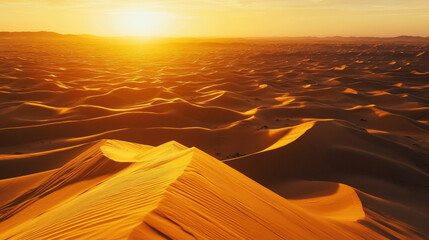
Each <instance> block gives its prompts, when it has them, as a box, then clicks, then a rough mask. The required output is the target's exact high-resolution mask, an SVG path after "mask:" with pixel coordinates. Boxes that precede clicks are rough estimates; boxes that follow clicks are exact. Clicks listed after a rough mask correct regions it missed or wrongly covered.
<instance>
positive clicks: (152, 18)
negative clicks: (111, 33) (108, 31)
mask: <svg viewBox="0 0 429 240" xmlns="http://www.w3.org/2000/svg"><path fill="white" fill-rule="evenodd" d="M168 19H169V16H168V14H166V13H162V12H143V11H130V12H121V13H117V14H115V17H114V23H115V25H116V31H117V32H118V34H120V35H129V36H158V35H163V34H165V31H166V27H167V21H168Z"/></svg>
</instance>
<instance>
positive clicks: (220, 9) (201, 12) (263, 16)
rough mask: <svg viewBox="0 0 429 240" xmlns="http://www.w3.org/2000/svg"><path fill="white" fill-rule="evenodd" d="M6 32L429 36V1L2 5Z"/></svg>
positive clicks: (72, 0) (57, 0)
mask: <svg viewBox="0 0 429 240" xmlns="http://www.w3.org/2000/svg"><path fill="white" fill-rule="evenodd" d="M0 31H54V32H58V33H66V34H94V35H100V36H156V37H284V36H291V37H294V36H380V37H388V36H399V35H415V36H429V0H91V1H84V0H0Z"/></svg>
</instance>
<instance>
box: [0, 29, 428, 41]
mask: <svg viewBox="0 0 429 240" xmlns="http://www.w3.org/2000/svg"><path fill="white" fill-rule="evenodd" d="M0 34H46V36H47V35H48V34H50V35H53V34H55V35H60V36H88V37H100V38H140V39H169V38H170V39H282V38H320V39H323V38H325V39H326V38H379V39H394V38H401V37H402V38H405V37H408V38H425V39H429V36H420V35H407V34H403V35H392V36H370V35H364V36H356V35H326V36H317V35H313V36H312V35H307V36H305V35H302V36H156V35H153V36H150V35H147V36H145V35H97V34H91V33H59V32H55V31H45V30H40V31H0Z"/></svg>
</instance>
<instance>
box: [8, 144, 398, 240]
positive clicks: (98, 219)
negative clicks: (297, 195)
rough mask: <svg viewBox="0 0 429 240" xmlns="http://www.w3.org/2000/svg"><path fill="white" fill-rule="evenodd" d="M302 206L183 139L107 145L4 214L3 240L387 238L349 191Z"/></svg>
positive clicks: (14, 203) (32, 191) (94, 149)
mask: <svg viewBox="0 0 429 240" xmlns="http://www.w3.org/2000/svg"><path fill="white" fill-rule="evenodd" d="M45 177H46V176H45ZM312 199H313V200H314V201H313V200H312ZM349 200H350V201H349ZM297 201H298V200H293V201H289V200H286V199H284V198H282V197H280V196H279V195H277V194H275V193H273V192H271V191H270V190H268V189H266V188H265V187H263V186H261V185H259V184H258V183H256V182H254V181H253V180H251V179H249V178H248V177H246V176H244V175H243V174H241V173H239V172H237V171H236V170H234V169H232V168H231V167H229V166H227V165H225V164H224V163H222V162H220V161H218V160H216V159H215V158H213V157H211V156H210V155H208V154H206V153H204V152H202V151H200V150H198V149H196V148H187V147H185V146H183V145H181V144H179V143H177V142H174V141H172V142H168V143H165V144H162V145H160V146H158V147H151V146H147V145H140V144H134V143H128V142H123V141H118V140H103V141H100V142H97V143H95V144H94V145H93V146H92V147H91V148H89V149H88V150H86V151H84V152H82V154H80V155H79V156H78V157H76V158H74V159H72V160H71V161H69V162H68V163H67V164H66V165H64V166H63V167H62V168H60V169H58V170H56V171H55V172H52V173H50V176H48V177H46V178H45V180H44V181H42V182H41V183H39V185H38V186H37V187H35V188H32V189H30V190H29V191H28V192H26V193H24V194H22V195H21V196H20V197H18V198H16V199H15V200H13V201H12V202H10V203H9V204H7V205H6V206H7V207H6V209H5V208H4V207H3V208H2V209H0V211H2V213H3V214H2V216H7V218H5V217H3V221H2V222H1V223H0V232H1V233H0V238H1V239H127V238H128V239H165V238H166V239H188V238H197V239H214V238H216V239H219V238H221V239H262V238H264V239H283V238H292V239H315V238H317V239H332V238H335V239H349V238H353V239H368V238H377V239H382V238H383V236H382V235H380V233H378V232H377V231H373V230H371V229H370V228H368V227H365V226H364V225H362V224H360V219H364V218H365V216H364V213H363V211H362V205H361V203H360V201H359V198H358V197H357V195H356V193H355V192H354V190H353V189H352V188H350V187H348V186H345V185H342V184H341V185H340V188H339V190H338V191H337V193H335V194H333V195H332V198H331V199H330V197H329V196H324V197H314V198H307V200H301V201H304V202H301V203H299V202H297ZM305 201H306V202H305ZM335 203H338V204H340V207H339V208H334V210H332V209H331V210H329V208H330V207H331V208H332V206H333V205H335ZM305 205H306V206H305ZM341 206H343V207H344V208H343V210H344V211H346V212H348V214H349V215H347V216H345V215H344V211H343V213H341V211H340V210H341ZM351 208H352V209H354V210H353V211H350V209H351ZM323 209H324V211H322V210H323ZM359 209H360V211H359ZM329 214H331V215H329ZM332 214H337V215H332ZM395 236H399V237H401V236H402V235H401V234H400V233H396V235H395Z"/></svg>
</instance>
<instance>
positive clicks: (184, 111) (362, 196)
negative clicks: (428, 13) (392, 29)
mask: <svg viewBox="0 0 429 240" xmlns="http://www.w3.org/2000/svg"><path fill="white" fill-rule="evenodd" d="M24 35H25V37H23V36H20V37H19V36H17V37H13V36H11V35H10V34H8V35H7V36H3V37H0V83H1V84H0V119H1V121H0V190H1V194H0V239H169V238H170V239H192V238H197V239H426V238H428V236H429V231H428V229H429V225H428V223H429V208H428V206H427V202H428V201H429V193H428V189H427V187H428V182H429V169H428V166H429V161H428V159H429V137H428V136H429V125H428V124H429V122H428V121H429V99H428V96H429V87H428V86H429V85H428V74H427V71H428V69H427V66H428V64H429V58H428V54H427V53H428V52H429V49H428V45H427V43H426V42H425V41H423V40H424V39H414V40H413V38H405V37H402V38H393V39H365V38H363V39H355V38H351V39H341V38H338V39H336V38H335V39H324V40H323V41H322V40H320V39H319V40H317V39H306V40H303V39H301V40H300V42H298V40H299V39H295V40H294V39H271V40H266V41H265V42H264V41H261V40H258V39H255V40H242V41H241V40H234V41H237V42H228V41H216V40H210V41H209V40H207V41H201V40H198V41H197V40H195V41H191V42H186V41H185V40H183V41H179V40H177V41H176V42H174V43H168V42H165V41H162V42H159V43H154V42H153V43H148V42H139V41H131V40H130V41H126V40H123V39H122V40H118V39H103V38H91V37H82V36H81V37H77V36H74V37H71V36H69V37H67V36H61V37H56V35H52V34H51V35H52V36H51V35H50V37H31V38H30V37H28V36H27V35H28V34H24ZM240 41H241V42H240ZM106 139H115V140H106ZM182 144H183V145H182ZM185 146H189V147H190V148H188V147H185Z"/></svg>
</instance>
